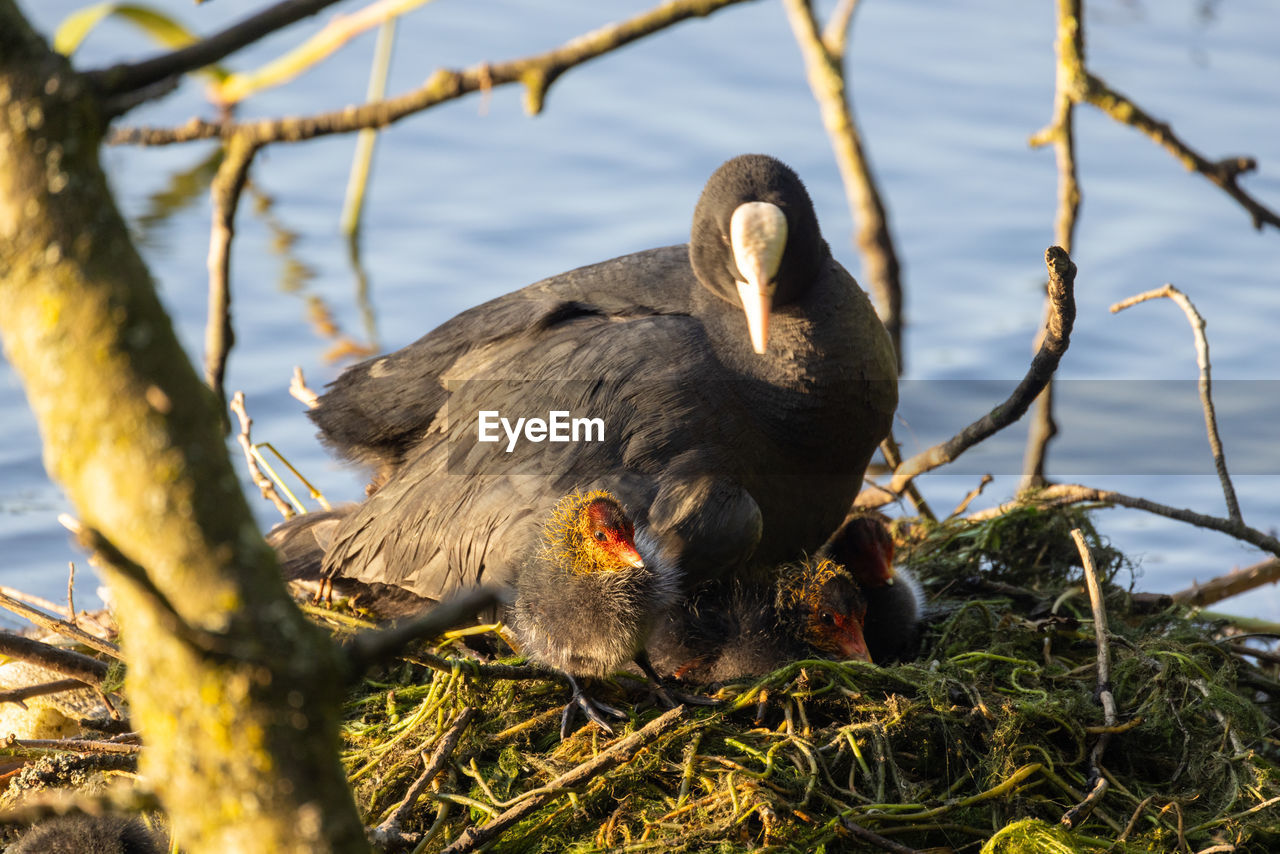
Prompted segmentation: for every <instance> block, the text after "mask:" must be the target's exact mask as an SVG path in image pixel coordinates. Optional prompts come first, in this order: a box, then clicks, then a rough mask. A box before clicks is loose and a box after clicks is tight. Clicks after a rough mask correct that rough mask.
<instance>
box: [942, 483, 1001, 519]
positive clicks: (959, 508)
mask: <svg viewBox="0 0 1280 854" xmlns="http://www.w3.org/2000/svg"><path fill="white" fill-rule="evenodd" d="M993 480H995V478H993V477H992V476H991V475H989V474H984V475H983V476H982V479H981V480H979V481H978V485H977V486H975V487H974V488H973V489H971V490H969V492H968V494H967V495H965V497H964V498H962V499H961V500H960V503H959V504H957V505H956V509H954V510H952V511H951V515H949V516H948V517H947V518H948V519H954V518H955V517H956V516H959V515H960V514H961V513H963V512H964V511H966V510H968V509H969V505H970V504H972V503H973V501H974V499H975V498H977V497H978V496H979V495H981V494H982V490H984V489H986V488H987V484H988V483H991V481H993Z"/></svg>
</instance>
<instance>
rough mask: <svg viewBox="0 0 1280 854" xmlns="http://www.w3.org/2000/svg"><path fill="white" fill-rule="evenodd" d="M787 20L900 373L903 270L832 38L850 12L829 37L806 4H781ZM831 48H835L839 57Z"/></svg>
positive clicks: (838, 41)
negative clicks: (800, 56)
mask: <svg viewBox="0 0 1280 854" xmlns="http://www.w3.org/2000/svg"><path fill="white" fill-rule="evenodd" d="M783 6H784V7H785V8H786V10H787V19H788V20H789V21H790V22H791V31H792V33H794V35H795V39H796V44H798V45H799V46H800V53H801V54H802V55H803V56H804V64H805V69H806V70H807V71H808V77H809V88H810V90H812V92H813V97H814V99H815V100H816V101H817V102H818V108H819V111H820V112H821V113H822V123H823V125H824V126H825V127H826V129H827V136H828V137H829V138H830V140H831V147H832V148H833V149H834V150H835V156H836V165H837V166H838V167H839V168H840V177H841V180H842V182H843V184H844V192H845V197H846V198H847V199H848V203H849V212H850V213H851V214H853V218H854V220H855V221H856V222H857V223H858V230H857V234H856V236H855V239H854V244H855V245H856V246H857V248H858V252H859V253H860V254H861V255H862V266H863V272H864V274H865V276H866V280H867V284H868V285H869V286H870V288H871V292H872V293H873V294H874V295H875V297H876V302H877V303H878V306H879V309H880V315H881V320H883V321H884V326H885V329H886V330H888V332H889V338H890V339H891V340H892V341H893V350H894V353H896V354H897V357H898V372H899V373H901V372H902V281H901V276H902V268H901V265H900V264H899V263H898V253H897V250H896V249H895V248H894V242H893V235H892V234H891V233H890V231H889V219H888V216H887V215H886V213H885V207H884V200H883V199H882V197H881V195H880V190H879V188H878V187H877V186H876V181H875V176H874V175H873V174H872V172H871V166H870V164H869V163H868V162H867V156H866V152H865V151H864V150H863V145H862V135H861V133H860V132H859V131H858V125H857V121H856V119H855V118H854V115H853V109H852V107H850V105H849V98H848V94H847V92H846V85H845V79H844V46H845V36H844V35H841V36H840V37H839V38H836V37H835V35H834V31H833V29H832V28H833V27H840V28H842V31H847V29H848V26H849V23H850V21H851V20H852V14H853V9H852V7H851V6H850V7H849V8H848V9H847V14H846V11H845V9H844V8H843V7H842V8H841V9H837V10H836V12H837V14H833V15H832V21H831V23H829V24H828V29H827V36H826V38H825V39H824V37H823V36H822V35H821V33H820V32H819V30H818V22H817V19H816V18H815V17H814V13H813V7H812V6H811V5H810V4H809V2H808V0H784V2H783ZM832 47H838V48H840V50H839V51H838V52H836V51H833V50H832V49H831V48H832Z"/></svg>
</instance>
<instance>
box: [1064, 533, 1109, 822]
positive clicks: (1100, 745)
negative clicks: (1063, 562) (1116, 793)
mask: <svg viewBox="0 0 1280 854" xmlns="http://www.w3.org/2000/svg"><path fill="white" fill-rule="evenodd" d="M1071 539H1072V540H1074V541H1075V544H1076V550H1077V551H1078V552H1080V563H1081V565H1082V566H1084V581H1085V586H1086V587H1087V588H1088V589H1089V603H1090V604H1091V605H1092V606H1093V634H1094V638H1095V639H1096V642H1097V645H1098V702H1099V703H1101V704H1102V725H1103V726H1104V727H1106V728H1107V729H1106V730H1105V731H1104V732H1101V733H1099V734H1098V740H1097V741H1095V742H1094V744H1093V750H1092V751H1090V753H1089V777H1090V779H1091V780H1093V787H1092V788H1091V790H1090V792H1089V794H1088V796H1087V797H1086V798H1085V799H1084V800H1083V801H1081V802H1080V803H1078V804H1076V805H1075V806H1074V807H1072V808H1071V809H1069V810H1067V812H1066V814H1065V815H1064V816H1063V817H1062V824H1064V825H1066V826H1067V827H1069V828H1070V827H1075V826H1076V825H1077V824H1079V823H1080V822H1081V821H1084V820H1085V819H1086V818H1088V817H1089V814H1090V813H1092V812H1093V809H1094V807H1096V806H1097V805H1098V802H1099V801H1101V800H1102V796H1103V795H1104V794H1105V793H1106V791H1107V785H1108V784H1107V778H1106V777H1104V776H1102V754H1103V752H1104V751H1106V749H1107V743H1108V742H1109V741H1110V740H1111V734H1112V731H1114V729H1115V726H1116V698H1115V695H1114V694H1112V692H1111V643H1110V641H1109V640H1108V634H1107V606H1106V601H1105V600H1104V598H1103V596H1102V583H1101V582H1100V581H1099V580H1098V570H1097V567H1095V566H1094V563H1093V554H1092V552H1090V551H1089V544H1088V543H1086V542H1085V540H1084V534H1083V533H1082V532H1081V530H1080V529H1079V528H1072V529H1071Z"/></svg>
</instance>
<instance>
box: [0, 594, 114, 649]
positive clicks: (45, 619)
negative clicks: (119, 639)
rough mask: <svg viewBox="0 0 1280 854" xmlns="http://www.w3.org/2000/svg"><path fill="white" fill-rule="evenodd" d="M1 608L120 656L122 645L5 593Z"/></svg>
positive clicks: (89, 645) (90, 646) (87, 644)
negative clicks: (117, 644) (119, 645)
mask: <svg viewBox="0 0 1280 854" xmlns="http://www.w3.org/2000/svg"><path fill="white" fill-rule="evenodd" d="M0 608H4V609H6V610H8V611H12V612H13V613H15V614H20V615H22V616H23V617H26V618H27V619H28V620H30V621H31V622H33V623H35V624H36V625H37V626H42V627H44V628H46V629H49V630H50V631H53V632H57V633H58V634H60V635H63V636H64V637H68V638H71V639H72V640H74V641H76V642H77V643H82V644H84V645H85V646H87V647H89V648H90V649H96V650H97V651H98V652H101V653H105V654H106V655H109V656H111V657H112V658H117V659H118V658H120V647H118V646H116V645H115V644H113V643H112V642H111V641H106V640H103V639H102V638H100V637H97V636H96V635H91V634H89V633H88V632H86V631H84V630H83V629H81V628H79V627H78V626H73V625H72V624H71V623H69V622H67V621H65V620H59V619H58V618H57V617H51V616H49V615H48V614H46V613H44V612H43V611H41V610H39V609H38V608H33V607H31V606H30V605H28V604H26V603H25V602H19V601H18V600H17V599H10V598H9V597H8V596H5V595H4V594H3V593H0Z"/></svg>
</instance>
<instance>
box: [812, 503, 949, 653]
mask: <svg viewBox="0 0 1280 854" xmlns="http://www.w3.org/2000/svg"><path fill="white" fill-rule="evenodd" d="M819 553H820V554H822V555H825V556H827V557H829V558H831V559H832V560H834V561H836V562H837V563H840V564H843V565H844V566H845V567H846V568H847V569H848V570H849V572H850V573H852V574H853V577H854V578H855V579H857V581H858V583H859V584H860V585H861V587H862V592H863V596H865V597H866V602H867V615H866V619H865V620H864V622H863V624H862V630H863V634H864V636H865V637H866V639H867V649H868V650H870V652H871V657H872V659H874V660H875V661H876V663H878V664H889V663H891V662H894V661H900V660H903V659H907V658H911V657H913V656H914V655H915V653H916V645H917V643H918V642H919V639H920V615H921V611H922V610H923V605H924V593H923V591H922V590H921V589H920V583H919V582H918V581H916V579H915V576H913V575H912V574H911V572H910V571H908V570H907V569H905V568H898V569H897V570H895V569H894V566H893V553H894V547H893V537H892V536H891V535H890V534H889V529H888V528H887V527H886V526H885V524H884V521H883V520H881V519H880V518H877V517H876V516H873V515H860V516H851V517H849V518H848V519H846V520H845V523H844V524H843V525H841V526H840V528H839V529H838V530H837V531H836V532H835V533H834V534H832V535H831V539H829V540H828V541H827V543H826V544H825V545H824V546H823V547H822V550H821V551H820V552H819Z"/></svg>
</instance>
